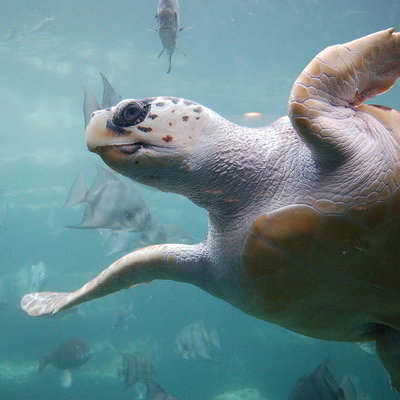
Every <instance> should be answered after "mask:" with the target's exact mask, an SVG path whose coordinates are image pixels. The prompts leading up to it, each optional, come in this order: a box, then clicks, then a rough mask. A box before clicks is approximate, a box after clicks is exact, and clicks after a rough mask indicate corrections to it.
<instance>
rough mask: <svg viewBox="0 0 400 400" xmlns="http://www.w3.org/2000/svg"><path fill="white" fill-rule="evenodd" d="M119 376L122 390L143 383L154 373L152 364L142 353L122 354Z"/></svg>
mask: <svg viewBox="0 0 400 400" xmlns="http://www.w3.org/2000/svg"><path fill="white" fill-rule="evenodd" d="M121 356H122V370H121V375H122V378H123V380H124V390H126V389H128V388H129V387H130V386H132V385H135V384H137V383H139V382H144V381H145V380H146V379H147V378H149V377H150V376H151V375H152V374H153V372H154V366H153V362H152V361H151V359H150V357H149V356H147V355H146V354H144V353H139V352H136V353H122V354H121Z"/></svg>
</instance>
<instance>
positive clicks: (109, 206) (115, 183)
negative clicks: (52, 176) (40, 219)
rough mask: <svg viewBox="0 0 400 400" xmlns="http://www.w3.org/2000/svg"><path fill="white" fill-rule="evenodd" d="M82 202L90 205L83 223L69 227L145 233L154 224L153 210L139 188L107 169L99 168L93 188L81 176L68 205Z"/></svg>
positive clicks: (87, 207)
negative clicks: (151, 213)
mask: <svg viewBox="0 0 400 400" xmlns="http://www.w3.org/2000/svg"><path fill="white" fill-rule="evenodd" d="M81 203H87V205H86V208H85V214H84V217H83V220H82V222H81V223H80V224H78V225H72V226H68V228H75V229H98V228H101V229H111V230H117V231H143V230H145V229H147V228H148V227H149V226H150V224H151V215H150V211H149V209H148V208H147V206H146V203H145V202H144V200H143V199H142V196H141V195H140V193H139V192H138V191H137V190H136V189H135V187H134V186H133V185H131V184H127V183H124V182H121V181H120V180H119V179H118V178H117V177H116V176H115V174H114V173H112V172H111V171H108V170H106V169H104V168H99V169H98V172H97V176H96V178H95V180H94V182H93V183H92V185H91V187H90V188H88V187H87V186H86V184H85V182H84V180H83V178H82V177H81V175H78V177H77V178H76V180H75V182H74V183H73V185H72V186H71V189H70V191H69V194H68V199H67V201H66V203H65V206H66V207H73V206H75V205H77V204H81Z"/></svg>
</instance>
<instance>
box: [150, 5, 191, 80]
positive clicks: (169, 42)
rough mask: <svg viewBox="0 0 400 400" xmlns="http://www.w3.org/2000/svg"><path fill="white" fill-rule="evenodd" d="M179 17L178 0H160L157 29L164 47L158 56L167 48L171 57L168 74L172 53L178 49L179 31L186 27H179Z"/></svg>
mask: <svg viewBox="0 0 400 400" xmlns="http://www.w3.org/2000/svg"><path fill="white" fill-rule="evenodd" d="M179 19H180V12H179V4H178V0H159V2H158V7H157V13H156V20H157V25H158V28H157V29H156V31H157V32H158V35H159V37H160V40H161V44H162V46H163V47H162V49H161V51H160V54H159V55H158V58H160V57H161V56H162V54H163V53H164V51H165V50H166V51H167V54H168V57H169V67H168V71H167V74H169V73H170V72H171V64H172V61H171V60H172V54H173V53H174V51H175V49H176V45H177V42H178V33H179V32H181V31H182V30H183V29H184V28H180V27H179Z"/></svg>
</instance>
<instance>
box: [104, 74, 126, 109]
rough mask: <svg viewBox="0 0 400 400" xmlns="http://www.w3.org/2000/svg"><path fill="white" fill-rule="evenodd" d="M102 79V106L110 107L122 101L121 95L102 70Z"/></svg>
mask: <svg viewBox="0 0 400 400" xmlns="http://www.w3.org/2000/svg"><path fill="white" fill-rule="evenodd" d="M100 76H101V80H102V81H103V100H102V102H101V106H102V107H103V108H108V107H112V106H115V105H116V104H118V103H119V102H120V101H121V96H120V95H119V94H117V93H116V92H115V90H114V88H113V87H112V86H111V83H110V82H109V81H108V79H107V78H106V77H105V76H104V75H103V74H102V73H101V72H100Z"/></svg>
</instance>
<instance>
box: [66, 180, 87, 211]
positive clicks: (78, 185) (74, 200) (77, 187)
mask: <svg viewBox="0 0 400 400" xmlns="http://www.w3.org/2000/svg"><path fill="white" fill-rule="evenodd" d="M87 193H88V188H87V186H86V183H85V181H84V180H83V177H82V175H81V174H80V173H78V175H77V176H76V179H75V182H74V183H73V184H72V186H71V188H70V189H69V193H68V199H67V201H66V202H65V204H64V207H73V206H76V205H77V204H80V203H83V202H85V201H86V195H87Z"/></svg>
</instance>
